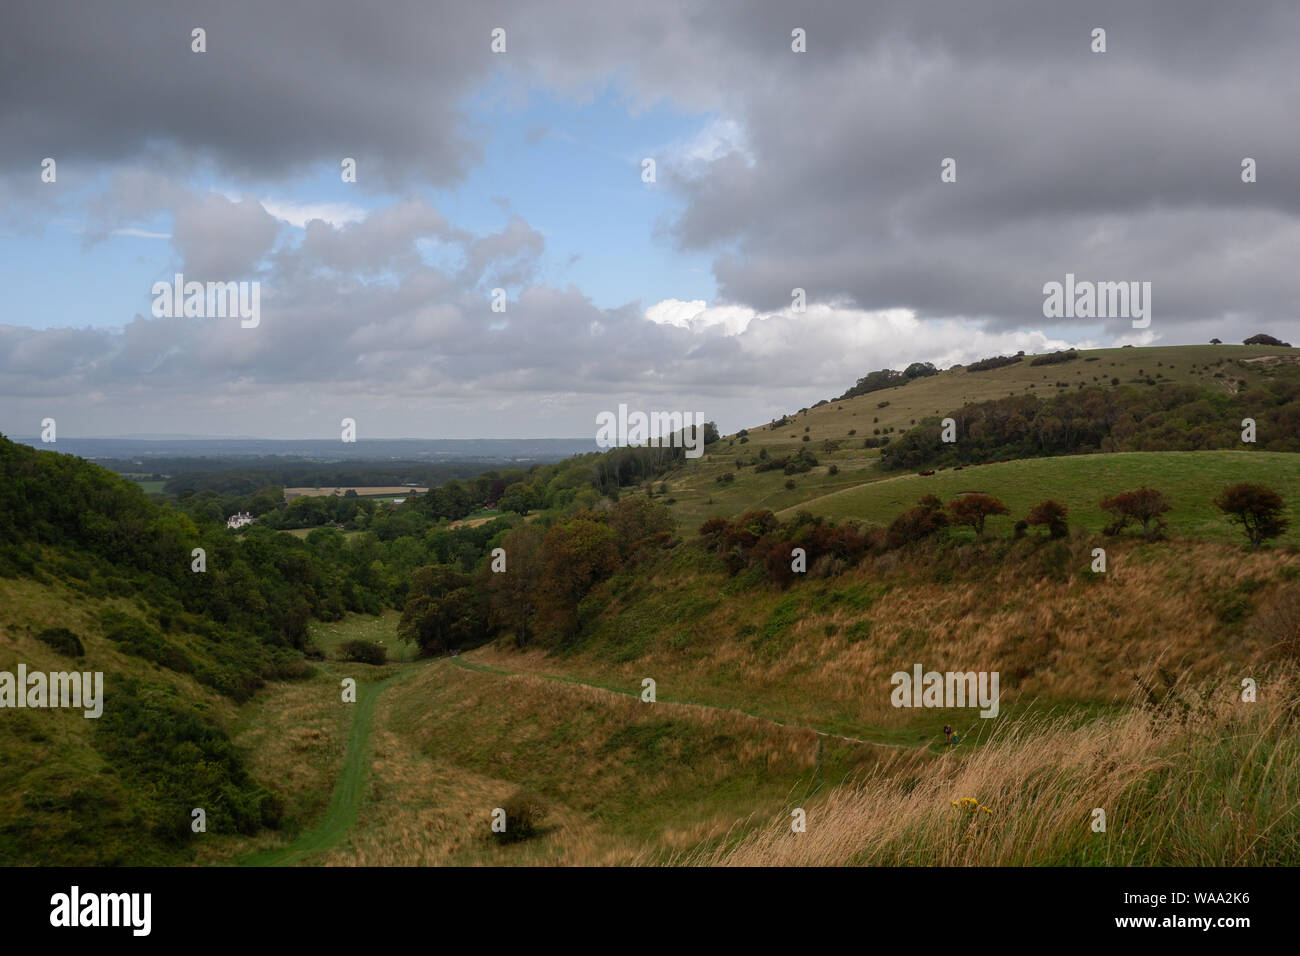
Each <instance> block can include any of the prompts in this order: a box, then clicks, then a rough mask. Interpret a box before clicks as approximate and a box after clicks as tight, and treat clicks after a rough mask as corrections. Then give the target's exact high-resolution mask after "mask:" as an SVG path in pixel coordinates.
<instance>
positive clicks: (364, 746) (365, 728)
mask: <svg viewBox="0 0 1300 956" xmlns="http://www.w3.org/2000/svg"><path fill="white" fill-rule="evenodd" d="M442 662H449V663H451V664H453V665H454V666H456V667H460V668H463V669H465V670H469V671H478V672H480V673H488V674H498V675H501V676H503V677H536V678H539V679H542V680H551V681H556V682H558V683H562V684H581V685H582V686H584V687H591V688H594V689H596V690H600V691H604V692H605V693H607V694H617V695H619V696H623V697H633V698H637V699H640V694H638V693H637V692H636V691H624V690H619V689H618V688H616V687H608V686H606V685H604V684H597V683H595V682H594V681H586V680H582V679H581V678H578V677H568V676H565V675H562V674H545V673H537V672H532V671H513V670H506V669H504V668H500V667H491V666H489V665H487V664H477V663H473V662H471V661H467V660H465V659H464V658H462V657H444V658H439V659H438V660H437V661H431V662H429V663H428V664H421V665H410V666H408V667H406V668H404V669H403V670H401V671H399V672H398V673H396V674H393V675H391V676H389V677H386V678H384V679H383V680H382V681H379V682H378V683H374V684H358V685H357V702H356V703H355V704H354V705H353V708H354V711H353V716H352V726H351V727H350V728H349V729H348V737H347V747H348V751H347V756H346V757H345V758H344V761H343V769H342V770H341V771H340V772H339V779H338V782H337V783H336V784H335V785H334V792H333V793H332V794H331V795H330V802H329V805H328V806H327V807H326V808H325V815H324V816H323V817H322V818H321V820H320V822H319V823H317V824H316V826H314V827H312V828H311V829H310V830H308V831H306V832H305V833H303V834H302V835H301V836H299V837H298V838H297V839H296V840H294V841H293V842H292V843H290V844H289V845H288V846H284V847H280V848H279V849H275V850H262V851H259V852H257V853H254V854H252V855H250V856H246V857H244V858H243V859H241V860H238V861H236V862H235V863H234V865H235V866H292V865H294V864H296V863H301V862H303V861H304V860H305V859H306V858H307V857H310V856H314V855H316V854H319V853H324V852H325V851H327V850H330V849H333V848H334V847H335V846H337V845H338V844H339V843H341V842H342V841H343V839H344V838H345V837H346V836H347V835H348V832H349V831H350V830H351V829H352V827H353V826H354V825H355V824H356V822H357V817H358V815H359V813H360V810H361V803H362V801H363V799H364V797H365V784H366V771H367V758H368V757H369V754H370V727H371V724H372V722H373V719H374V715H375V708H376V706H377V704H378V701H379V697H380V695H381V694H382V693H383V691H384V689H385V688H386V687H387V686H388V685H389V684H391V683H393V682H394V681H396V680H399V679H401V678H403V677H405V676H407V675H409V674H411V673H413V672H414V671H416V670H419V669H422V667H425V666H430V665H433V664H437V663H442ZM661 700H662V701H663V702H664V703H669V704H676V705H677V706H679V707H694V708H698V709H699V710H706V711H713V712H716V713H724V714H733V715H739V716H741V717H745V718H748V719H749V720H755V721H759V722H761V723H766V724H773V725H775V726H778V727H785V728H788V729H791V730H808V731H811V732H813V733H815V734H816V735H817V736H819V737H828V738H831V739H834V740H843V741H846V742H847V743H854V744H865V745H867V746H870V747H891V748H894V749H896V750H912V749H915V748H917V747H925V746H927V745H926V744H896V743H890V742H888V741H884V740H868V739H866V738H863V737H850V736H846V735H844V734H837V733H835V732H833V731H829V730H822V729H821V728H818V727H814V726H812V725H809V724H798V723H791V722H789V721H783V720H777V719H776V718H774V717H767V716H765V715H763V714H755V713H752V712H750V711H747V710H740V709H739V708H736V707H718V706H715V705H713V704H701V703H698V702H696V701H688V700H675V699H673V698H670V697H664V698H661Z"/></svg>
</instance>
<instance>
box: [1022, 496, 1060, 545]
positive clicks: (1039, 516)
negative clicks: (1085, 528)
mask: <svg viewBox="0 0 1300 956" xmlns="http://www.w3.org/2000/svg"><path fill="white" fill-rule="evenodd" d="M1068 514H1069V512H1068V510H1067V509H1066V507H1065V505H1063V504H1061V503H1060V502H1059V501H1052V500H1050V499H1049V500H1047V501H1042V502H1039V503H1038V504H1036V505H1034V507H1033V508H1031V509H1030V511H1029V514H1028V515H1027V516H1026V518H1025V524H1026V525H1045V526H1046V527H1047V532H1048V535H1049V536H1050V537H1053V538H1064V537H1065V536H1066V535H1067V534H1069V532H1070V526H1069V524H1067V523H1066V518H1067V516H1068Z"/></svg>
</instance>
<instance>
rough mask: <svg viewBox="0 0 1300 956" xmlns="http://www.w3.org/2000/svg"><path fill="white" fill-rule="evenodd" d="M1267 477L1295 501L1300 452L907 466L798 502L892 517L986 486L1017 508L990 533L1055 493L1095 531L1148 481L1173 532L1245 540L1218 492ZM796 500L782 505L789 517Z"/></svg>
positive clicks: (1297, 539) (845, 513) (1296, 536)
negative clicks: (1111, 500) (906, 470)
mask: <svg viewBox="0 0 1300 956" xmlns="http://www.w3.org/2000/svg"><path fill="white" fill-rule="evenodd" d="M1243 480H1249V481H1256V482H1262V483H1264V484H1266V485H1268V486H1269V487H1271V488H1273V489H1274V490H1276V491H1278V492H1279V493H1280V494H1281V495H1282V497H1283V498H1285V499H1286V500H1287V501H1291V502H1300V460H1298V459H1297V457H1296V456H1295V455H1292V454H1287V453H1285V452H1254V451H1166V452H1117V453H1114V454H1109V455H1070V456H1067V457H1059V458H1025V459H1021V460H1019V461H1008V462H997V463H994V464H989V465H981V466H979V467H966V468H963V469H961V470H958V471H955V470H953V469H951V468H949V469H945V470H944V471H939V472H936V473H935V474H933V475H919V474H903V475H897V476H890V477H887V478H883V479H882V480H880V481H873V482H869V483H866V484H859V485H855V486H854V487H852V488H848V489H845V490H843V491H833V492H829V493H827V494H825V495H823V496H821V497H818V498H813V499H811V500H809V501H804V502H801V503H800V504H799V505H798V508H799V509H806V510H808V511H811V512H812V513H813V514H815V515H822V516H824V517H826V518H831V519H834V520H836V521H867V522H870V523H872V524H880V525H883V524H888V523H889V522H890V521H891V520H893V518H894V516H896V515H897V514H898V513H899V512H902V511H905V510H907V509H908V508H910V507H912V506H913V505H914V504H916V502H917V500H918V499H919V498H920V497H921V496H922V495H927V494H932V495H937V496H938V497H939V498H940V499H941V500H943V501H950V500H952V499H953V498H955V497H956V496H958V495H961V494H967V493H971V492H980V493H983V494H988V495H993V496H994V497H995V498H998V499H1000V500H1001V501H1003V502H1004V503H1005V504H1006V505H1007V507H1008V508H1010V509H1011V514H1010V515H1008V516H1006V517H1003V518H997V519H993V520H991V521H990V524H989V528H988V531H989V533H993V534H996V533H999V532H1001V533H1005V532H1006V531H1007V529H1009V527H1010V525H1011V523H1012V522H1014V521H1015V520H1016V519H1017V518H1021V517H1024V515H1025V514H1026V513H1027V512H1028V511H1029V509H1030V508H1031V507H1032V506H1033V505H1035V504H1037V503H1038V502H1040V501H1042V500H1044V499H1045V498H1053V499H1055V500H1057V501H1059V502H1061V503H1062V504H1063V505H1065V506H1066V507H1067V508H1069V509H1070V520H1071V522H1072V523H1077V524H1082V525H1084V526H1085V527H1088V528H1089V529H1091V530H1093V531H1098V530H1100V529H1101V528H1102V527H1103V526H1105V525H1106V524H1109V522H1110V518H1109V517H1108V516H1107V515H1106V513H1105V512H1104V511H1102V509H1101V507H1100V505H1099V502H1100V501H1101V499H1102V498H1103V497H1109V496H1111V495H1114V494H1116V493H1118V492H1121V491H1130V490H1132V489H1135V488H1138V487H1141V486H1143V485H1146V486H1148V487H1152V488H1158V489H1160V490H1161V491H1162V492H1164V495H1165V499H1166V500H1167V501H1168V502H1169V503H1170V505H1172V506H1173V510H1172V511H1170V512H1169V513H1168V514H1167V515H1166V516H1165V518H1166V520H1167V521H1168V522H1169V530H1170V531H1171V532H1172V533H1174V534H1185V535H1193V536H1196V537H1201V538H1209V539H1214V540H1221V541H1232V542H1239V541H1240V540H1241V531H1240V530H1239V529H1238V528H1237V527H1236V526H1234V525H1232V524H1230V523H1229V522H1228V521H1227V519H1226V518H1225V517H1224V516H1223V514H1222V513H1221V512H1220V511H1219V510H1218V509H1217V508H1216V507H1214V504H1213V498H1214V496H1215V495H1216V494H1218V492H1219V490H1220V489H1222V488H1223V487H1224V486H1225V485H1229V484H1232V483H1233V482H1237V481H1243ZM795 510H797V509H796V508H790V509H787V510H786V511H785V512H781V516H782V517H789V516H790V515H791V514H793V512H794V511H795ZM1280 540H1281V541H1282V542H1285V543H1292V544H1300V521H1297V522H1296V523H1295V524H1293V525H1292V527H1291V528H1290V529H1288V531H1287V533H1286V535H1285V536H1283V538H1281V539H1280Z"/></svg>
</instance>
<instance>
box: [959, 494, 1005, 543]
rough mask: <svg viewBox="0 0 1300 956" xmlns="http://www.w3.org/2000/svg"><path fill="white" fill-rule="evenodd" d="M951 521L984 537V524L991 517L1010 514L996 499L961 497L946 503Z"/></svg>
mask: <svg viewBox="0 0 1300 956" xmlns="http://www.w3.org/2000/svg"><path fill="white" fill-rule="evenodd" d="M948 510H949V511H951V512H952V520H953V521H954V522H955V523H956V524H965V525H970V526H971V527H972V528H974V529H975V534H977V535H978V536H979V537H981V538H982V537H983V536H984V522H985V520H986V519H988V518H989V517H991V516H993V515H1005V514H1010V511H1009V509H1008V508H1007V506H1006V505H1004V504H1003V503H1002V502H1001V501H999V500H998V499H997V498H994V497H993V496H992V495H986V494H972V495H962V496H961V497H960V498H954V499H953V500H952V501H950V502H948Z"/></svg>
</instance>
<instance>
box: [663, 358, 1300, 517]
mask: <svg viewBox="0 0 1300 956" xmlns="http://www.w3.org/2000/svg"><path fill="white" fill-rule="evenodd" d="M1298 352H1300V350H1297V349H1284V348H1277V347H1269V346H1240V345H1238V346H1232V345H1204V346H1201V345H1195V346H1160V347H1154V348H1140V349H1138V348H1120V349H1097V350H1091V351H1080V352H1079V356H1080V357H1079V358H1078V359H1076V360H1074V361H1070V362H1066V363H1063V364H1056V365H1047V366H1039V367H1034V366H1032V365H1031V364H1030V362H1031V361H1032V360H1033V359H1034V356H1025V357H1024V358H1023V359H1022V360H1021V361H1020V362H1018V363H1017V364H1015V365H1010V366H1005V367H1002V368H996V369H992V370H989V371H985V372H970V371H968V370H966V369H965V368H962V367H959V368H954V369H949V370H946V371H943V372H940V373H939V374H937V375H932V376H928V377H924V378H917V379H914V380H912V381H910V382H908V383H907V384H905V385H900V386H895V387H892V388H887V389H882V390H880V391H876V392H871V393H868V394H866V395H862V396H858V397H856V398H851V399H845V400H842V401H833V402H827V403H826V404H823V405H819V406H818V407H812V408H809V409H806V410H802V411H799V412H795V413H793V414H792V416H791V417H790V419H789V421H788V422H787V423H786V424H785V425H781V426H772V425H770V424H766V425H761V426H755V427H751V428H749V429H747V430H745V431H744V432H743V433H738V434H736V435H729V436H724V438H723V439H722V440H721V441H720V442H718V443H716V444H714V445H711V446H709V450H708V454H706V455H705V456H704V457H703V458H701V459H698V460H695V461H688V462H687V463H686V464H685V466H684V467H683V468H681V469H679V470H677V471H675V472H673V473H672V474H671V475H669V476H667V477H666V478H665V480H664V481H663V482H661V484H662V485H663V495H662V496H663V497H664V498H671V499H672V508H673V513H674V515H676V517H677V518H678V520H679V521H680V522H681V524H682V526H683V528H684V529H686V530H693V529H694V528H695V527H698V525H699V524H700V523H701V522H703V521H704V520H705V519H706V518H709V517H712V516H714V515H723V516H729V517H734V516H735V515H738V514H740V513H742V512H744V511H747V510H749V509H752V508H770V509H771V510H773V511H776V512H783V511H787V510H789V509H794V508H797V507H799V506H801V505H802V504H803V503H805V502H811V501H814V500H817V499H820V498H822V497H823V496H826V495H829V494H832V493H835V492H841V491H845V490H846V489H849V488H853V487H855V486H858V485H862V484H865V483H867V482H872V481H877V480H880V479H882V478H887V477H892V476H893V475H896V474H897V473H896V472H895V473H893V475H891V474H890V473H889V472H886V471H884V470H883V469H881V468H880V467H879V464H880V449H879V448H864V447H863V443H864V440H865V439H869V438H889V439H891V440H892V441H893V442H895V443H896V442H897V441H898V439H899V438H900V436H902V435H903V434H905V433H906V432H907V431H908V430H909V429H911V428H913V427H914V426H917V425H918V424H919V423H921V422H922V421H924V420H925V419H926V418H933V417H935V416H939V415H947V414H950V413H953V412H956V411H957V410H958V409H960V408H961V407H962V406H964V405H967V404H969V403H973V402H986V401H991V400H995V399H1001V398H1006V397H1008V396H1011V395H1037V396H1038V397H1040V398H1042V399H1050V398H1051V397H1053V396H1054V395H1055V394H1057V393H1060V392H1063V391H1071V390H1074V389H1077V388H1078V387H1079V386H1080V385H1082V386H1085V387H1087V388H1096V389H1105V390H1113V389H1116V388H1128V389H1134V390H1136V393H1137V394H1145V392H1146V390H1147V389H1159V388H1162V387H1166V386H1171V385H1172V386H1191V387H1194V388H1197V389H1205V390H1207V391H1208V393H1209V394H1211V395H1214V394H1220V395H1223V396H1225V397H1226V398H1228V399H1231V398H1233V397H1235V396H1238V395H1241V394H1245V393H1247V392H1248V391H1249V390H1251V389H1256V388H1259V387H1261V386H1266V385H1269V384H1271V383H1276V382H1295V381H1300V354H1297V353H1298ZM1094 359H1095V361H1093V360H1094ZM1115 379H1118V384H1115V385H1113V384H1112V380H1115ZM1057 383H1062V385H1063V387H1058V385H1057ZM882 404H883V405H884V407H880V406H881V405H882ZM1239 421H1240V418H1239V417H1238V418H1237V420H1236V422H1234V423H1233V427H1239V424H1238V423H1239ZM1225 427H1226V426H1225ZM877 429H879V430H880V432H881V434H880V435H879V436H877V435H875V432H876V430H877ZM805 435H807V436H808V439H809V440H808V441H807V442H805V441H803V437H804V436H805ZM1295 437H1300V436H1295ZM827 442H832V443H835V444H836V445H837V446H838V447H837V448H835V449H834V450H830V448H829V446H828V445H827ZM803 449H807V450H808V451H810V452H811V453H812V454H813V455H815V456H816V458H817V460H818V466H817V467H816V468H814V469H813V470H812V471H810V472H807V473H804V474H797V475H793V476H787V475H785V474H784V473H783V472H782V471H780V470H777V471H770V472H763V473H755V470H754V467H753V465H754V463H755V462H756V461H757V460H758V456H759V455H760V454H762V453H764V452H766V454H767V455H768V456H769V457H784V456H787V455H791V454H797V453H798V452H799V451H800V450H803ZM738 462H739V463H740V467H739V468H738V467H737V463H738ZM831 466H834V467H835V469H836V470H837V472H838V473H837V474H830V468H831ZM727 474H730V475H732V478H731V479H730V480H729V481H727V482H726V483H720V482H719V480H718V479H719V478H720V477H723V478H724V480H726V479H725V476H726V475H727ZM789 477H792V478H793V481H794V488H787V487H786V482H787V479H788V478H789ZM1248 478H1249V476H1248V475H1247V476H1243V477H1242V478H1240V479H1238V480H1248ZM1118 490H1124V489H1118ZM1215 490H1216V491H1217V488H1216V489H1215ZM1042 497H1048V496H1047V495H1046V494H1044V495H1043V496H1041V497H1040V498H1039V499H1037V500H1042ZM1098 497H1100V495H1098Z"/></svg>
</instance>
